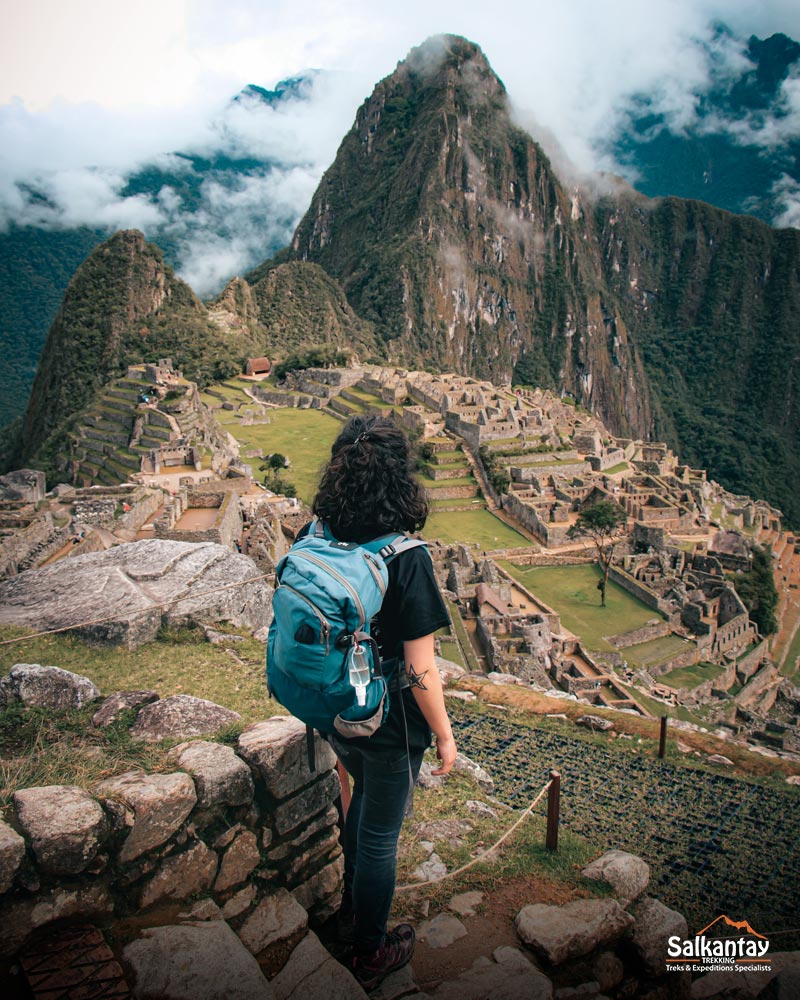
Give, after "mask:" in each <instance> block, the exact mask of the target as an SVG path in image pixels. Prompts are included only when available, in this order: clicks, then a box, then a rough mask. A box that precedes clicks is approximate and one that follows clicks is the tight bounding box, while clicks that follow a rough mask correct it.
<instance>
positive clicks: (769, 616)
mask: <svg viewBox="0 0 800 1000" xmlns="http://www.w3.org/2000/svg"><path fill="white" fill-rule="evenodd" d="M733 584H734V586H735V587H736V593H737V594H738V595H739V597H741V599H742V600H743V601H744V603H745V605H746V606H747V610H748V612H749V614H750V617H751V619H752V620H753V621H754V622H755V624H756V625H757V626H758V631H759V632H760V633H761V635H762V636H765V635H772V633H773V632H776V631H777V630H778V622H777V620H776V618H775V610H776V608H777V607H778V590H777V588H776V586H775V576H774V574H773V568H772V553H771V552H770V550H769V549H767V548H764V546H762V545H754V546H753V561H752V569H751V570H750V572H749V573H740V574H738V575H737V576H734V577H733Z"/></svg>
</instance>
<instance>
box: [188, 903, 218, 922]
mask: <svg viewBox="0 0 800 1000" xmlns="http://www.w3.org/2000/svg"><path fill="white" fill-rule="evenodd" d="M224 919H225V917H224V916H223V914H222V910H221V909H220V908H219V907H218V906H217V904H216V903H215V902H214V900H213V899H208V898H206V899H198V900H197V902H196V903H193V904H192V906H191V908H190V909H189V910H186V911H185V912H183V913H179V914H178V920H184V921H189V922H191V921H195V920H224Z"/></svg>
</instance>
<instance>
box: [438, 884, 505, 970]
mask: <svg viewBox="0 0 800 1000" xmlns="http://www.w3.org/2000/svg"><path fill="white" fill-rule="evenodd" d="M482 902H483V893H482V892H461V893H459V894H458V895H457V896H453V898H452V899H451V900H450V902H449V903H448V904H447V905H448V907H449V909H451V910H453V912H454V913H458V914H460V915H461V916H462V917H474V916H475V914H476V912H477V908H478V907H479V906H480V905H481V903H482ZM498 961H499V959H498Z"/></svg>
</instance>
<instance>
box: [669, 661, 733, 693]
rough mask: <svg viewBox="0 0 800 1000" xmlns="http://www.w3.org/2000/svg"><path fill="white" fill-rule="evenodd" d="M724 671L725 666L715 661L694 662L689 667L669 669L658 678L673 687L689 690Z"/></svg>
mask: <svg viewBox="0 0 800 1000" xmlns="http://www.w3.org/2000/svg"><path fill="white" fill-rule="evenodd" d="M724 673H725V668H724V667H721V666H720V665H719V664H717V663H695V664H693V665H692V666H691V667H679V668H678V669H677V670H670V672H669V673H668V674H663V675H662V676H661V677H659V680H660V681H662V682H663V683H664V684H668V685H669V686H670V687H673V688H687V689H689V690H691V689H692V688H696V687H697V686H698V684H702V683H704V681H707V680H711V679H712V678H714V677H719V676H720V674H724Z"/></svg>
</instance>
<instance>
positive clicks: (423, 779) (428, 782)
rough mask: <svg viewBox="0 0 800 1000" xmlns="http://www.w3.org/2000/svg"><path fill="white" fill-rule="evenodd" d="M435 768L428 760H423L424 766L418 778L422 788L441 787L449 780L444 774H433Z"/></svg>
mask: <svg viewBox="0 0 800 1000" xmlns="http://www.w3.org/2000/svg"><path fill="white" fill-rule="evenodd" d="M432 770H433V768H432V767H431V765H430V764H429V763H428V762H427V761H426V760H423V762H422V766H421V767H420V769H419V776H418V778H417V784H418V785H419V787H420V788H441V787H442V785H444V783H445V782H446V781H447V776H446V775H444V774H431V771H432Z"/></svg>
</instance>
